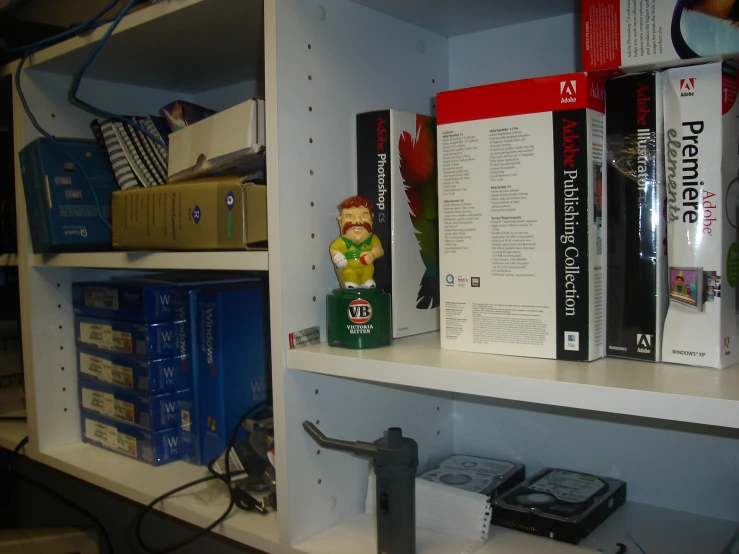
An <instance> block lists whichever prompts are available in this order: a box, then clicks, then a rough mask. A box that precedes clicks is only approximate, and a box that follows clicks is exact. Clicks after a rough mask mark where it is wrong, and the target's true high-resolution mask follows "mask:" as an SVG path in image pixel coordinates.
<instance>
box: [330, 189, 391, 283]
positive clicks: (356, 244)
mask: <svg viewBox="0 0 739 554" xmlns="http://www.w3.org/2000/svg"><path fill="white" fill-rule="evenodd" d="M336 219H337V221H338V222H339V229H340V230H341V236H340V237H339V238H337V239H336V240H335V241H334V242H332V243H331V246H330V247H329V253H330V254H331V260H332V261H333V262H334V268H335V269H336V276H337V277H338V279H339V285H340V286H341V288H342V289H356V288H363V289H371V288H374V287H375V280H374V279H373V278H372V277H373V276H374V274H375V264H374V262H375V260H376V259H377V258H380V257H382V255H383V254H384V253H385V252H384V251H383V249H382V244H381V243H380V239H379V238H377V235H375V234H374V233H373V232H372V228H373V225H374V223H373V220H372V202H371V201H370V200H369V199H367V198H364V197H362V196H352V197H351V198H347V199H346V200H344V201H343V202H342V203H341V204H339V215H338V217H337V218H336Z"/></svg>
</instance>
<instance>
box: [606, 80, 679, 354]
mask: <svg viewBox="0 0 739 554" xmlns="http://www.w3.org/2000/svg"><path fill="white" fill-rule="evenodd" d="M662 113H663V110H662V74H661V73H659V72H649V73H635V74H631V75H625V76H622V77H617V78H615V79H611V80H609V81H608V82H607V84H606V145H607V147H606V148H607V156H606V157H607V159H608V167H607V171H606V173H607V178H606V180H607V182H608V187H607V202H606V214H607V220H608V225H607V228H608V250H607V255H606V258H607V262H608V269H607V274H606V283H607V285H606V291H607V292H606V304H607V305H606V314H607V316H606V355H608V356H618V357H624V358H636V359H640V360H647V361H651V362H658V361H660V359H661V358H662V326H663V325H664V319H665V311H666V310H667V251H666V248H665V241H666V240H667V235H666V233H667V229H666V221H665V214H666V209H665V179H664V141H663V131H662V125H663V117H662Z"/></svg>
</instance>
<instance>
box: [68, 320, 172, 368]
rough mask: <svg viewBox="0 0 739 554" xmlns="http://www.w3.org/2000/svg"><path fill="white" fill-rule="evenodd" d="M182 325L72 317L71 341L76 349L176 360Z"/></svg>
mask: <svg viewBox="0 0 739 554" xmlns="http://www.w3.org/2000/svg"><path fill="white" fill-rule="evenodd" d="M185 326H186V322H185V321H162V322H157V323H137V322H132V321H121V320H117V319H103V318H94V317H88V316H82V315H76V316H75V317H74V327H75V339H76V342H77V345H78V346H79V347H80V348H87V349H94V350H101V351H106V352H116V353H119V354H129V355H133V356H137V357H140V358H147V359H159V358H169V357H174V356H180V355H181V354H182V347H181V341H182V337H183V336H184V335H185V333H186V328H185Z"/></svg>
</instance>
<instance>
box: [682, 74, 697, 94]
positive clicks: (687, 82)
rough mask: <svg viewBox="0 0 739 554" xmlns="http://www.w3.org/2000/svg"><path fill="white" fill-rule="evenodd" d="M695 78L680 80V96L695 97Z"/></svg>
mask: <svg viewBox="0 0 739 554" xmlns="http://www.w3.org/2000/svg"><path fill="white" fill-rule="evenodd" d="M694 91H695V77H688V78H686V79H680V96H695V92H694Z"/></svg>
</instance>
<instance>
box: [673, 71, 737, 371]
mask: <svg viewBox="0 0 739 554" xmlns="http://www.w3.org/2000/svg"><path fill="white" fill-rule="evenodd" d="M665 75H666V79H665V90H664V107H665V173H666V183H667V208H668V209H667V245H668V250H667V260H668V264H669V269H668V271H669V275H668V276H669V281H668V284H669V307H668V309H667V317H666V319H665V329H664V339H663V345H662V359H663V360H664V361H667V362H676V363H682V364H689V365H699V366H707V367H714V368H724V367H728V366H730V365H733V364H736V363H737V362H739V342H737V341H739V334H738V333H737V294H736V286H737V283H738V282H739V246H737V227H738V226H739V225H738V223H739V221H738V218H737V216H739V212H738V211H737V210H738V209H739V202H737V196H738V195H739V187H738V186H737V174H738V172H739V155H738V154H737V153H738V152H739V106H738V105H737V102H736V97H737V88H738V86H739V81H738V80H737V71H736V68H735V67H734V66H732V65H729V64H728V63H723V64H722V63H711V64H706V65H701V66H693V67H684V68H677V69H670V70H668V71H666V72H665Z"/></svg>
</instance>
